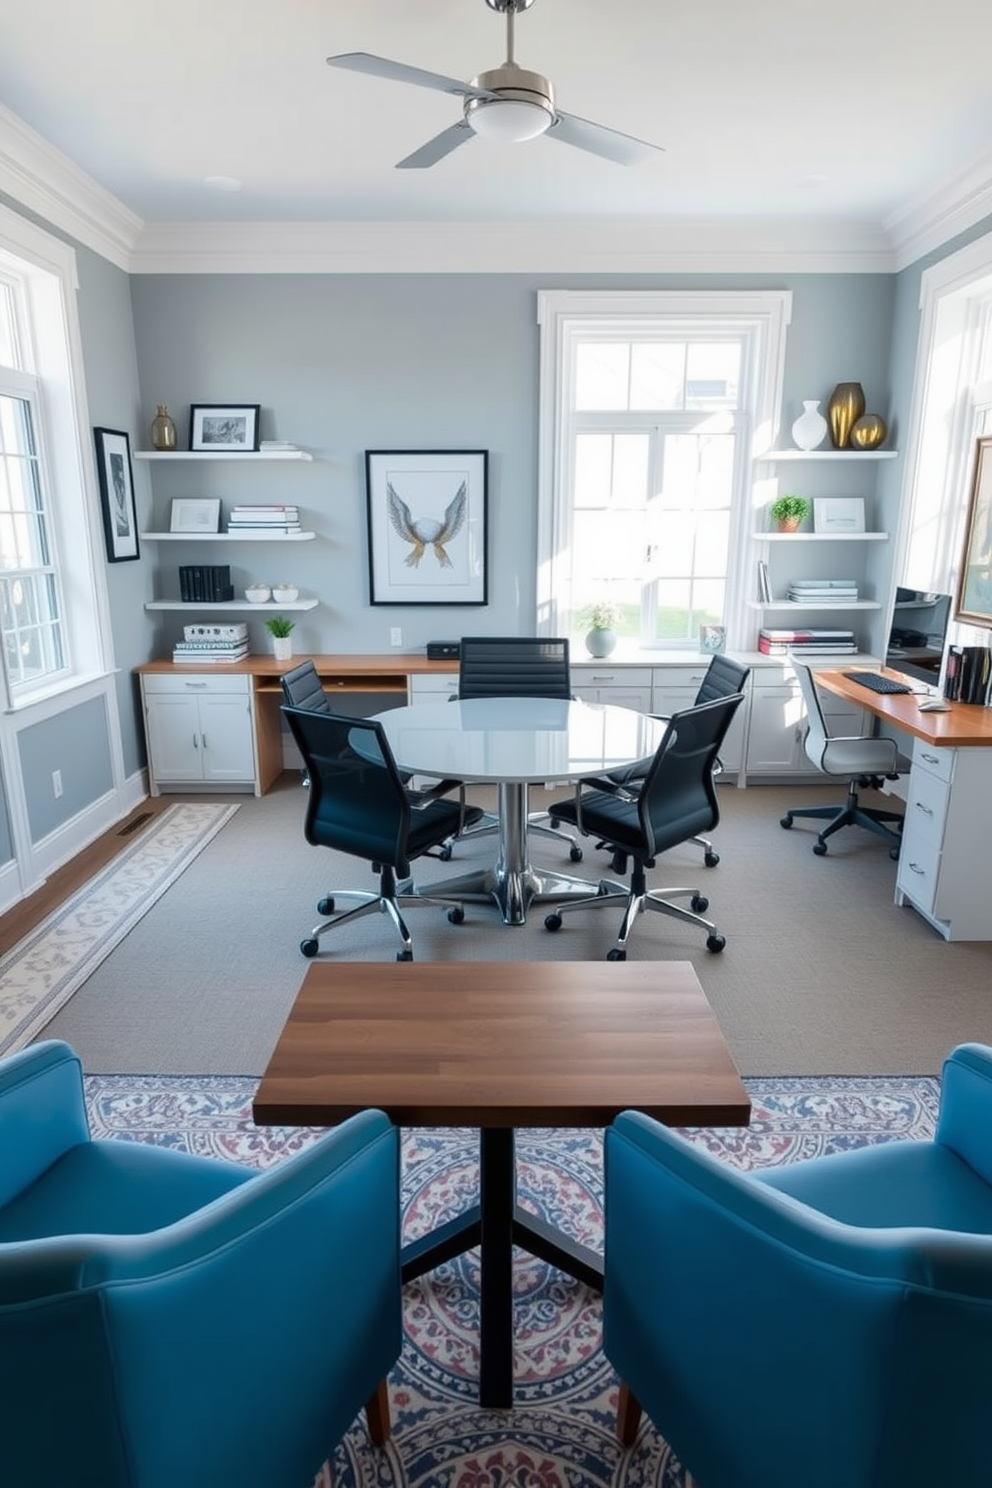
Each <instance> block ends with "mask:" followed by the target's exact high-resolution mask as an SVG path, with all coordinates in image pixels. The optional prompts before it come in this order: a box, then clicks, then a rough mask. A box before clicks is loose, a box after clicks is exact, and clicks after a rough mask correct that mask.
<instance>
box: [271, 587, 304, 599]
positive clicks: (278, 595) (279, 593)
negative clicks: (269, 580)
mask: <svg viewBox="0 0 992 1488" xmlns="http://www.w3.org/2000/svg"><path fill="white" fill-rule="evenodd" d="M299 596H300V591H299V589H297V587H296V585H295V584H273V586H272V598H273V599H274V600H275V601H276V603H277V604H292V602H293V600H294V599H299Z"/></svg>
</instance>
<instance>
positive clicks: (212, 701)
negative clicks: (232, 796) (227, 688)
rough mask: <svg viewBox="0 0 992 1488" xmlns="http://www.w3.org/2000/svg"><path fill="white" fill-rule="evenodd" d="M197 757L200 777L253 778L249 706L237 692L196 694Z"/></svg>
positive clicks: (233, 779) (205, 778)
mask: <svg viewBox="0 0 992 1488" xmlns="http://www.w3.org/2000/svg"><path fill="white" fill-rule="evenodd" d="M198 701H199V712H200V758H201V762H202V770H203V779H204V780H212V781H216V782H218V783H221V782H223V781H251V780H254V778H255V748H254V739H253V734H252V722H251V706H250V703H249V700H248V698H247V697H246V696H239V695H238V694H237V693H221V694H220V695H214V696H210V695H205V696H201V697H200V698H199V700H198Z"/></svg>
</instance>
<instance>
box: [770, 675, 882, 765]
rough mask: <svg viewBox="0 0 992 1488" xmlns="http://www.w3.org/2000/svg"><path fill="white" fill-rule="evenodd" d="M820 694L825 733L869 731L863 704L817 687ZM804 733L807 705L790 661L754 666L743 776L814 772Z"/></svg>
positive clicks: (851, 734) (854, 735)
mask: <svg viewBox="0 0 992 1488" xmlns="http://www.w3.org/2000/svg"><path fill="white" fill-rule="evenodd" d="M839 661H840V658H838V659H837V660H836V661H831V662H830V663H829V665H831V666H836V665H838V664H839ZM820 700H821V705H822V707H823V715H824V719H825V721H826V725H827V731H828V733H831V734H842V735H847V736H850V737H857V736H860V735H862V734H864V733H867V732H868V726H867V721H866V715H865V711H864V709H863V708H859V707H857V706H856V705H855V704H853V703H848V702H847V701H846V700H845V699H844V698H839V697H834V696H833V695H832V694H830V693H827V692H821V693H820ZM805 737H806V709H805V707H804V705H803V698H802V693H801V691H800V689H799V683H798V681H797V680H796V674H795V672H794V671H793V669H792V667H791V666H790V665H788V663H787V662H783V664H782V665H781V666H767V667H763V666H759V667H755V668H754V669H753V671H752V673H751V713H750V723H749V726H748V731H747V767H746V768H747V775H748V777H750V776H752V775H756V776H761V775H765V776H770V775H774V776H780V775H781V776H789V775H810V774H814V773H818V772H817V771H816V770H815V767H814V766H813V765H812V764H811V762H810V760H809V759H808V758H807V756H806V751H805V749H804V748H803V740H804V739H805Z"/></svg>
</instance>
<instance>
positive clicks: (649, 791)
mask: <svg viewBox="0 0 992 1488" xmlns="http://www.w3.org/2000/svg"><path fill="white" fill-rule="evenodd" d="M743 701H744V694H743V693H741V692H736V693H732V694H731V695H730V696H729V697H717V698H714V699H713V700H712V701H711V702H708V703H698V704H697V705H696V706H695V707H693V708H686V709H684V710H683V711H682V712H681V713H674V714H673V715H672V717H671V719H670V720H669V724H668V728H667V729H666V730H665V737H664V739H663V740H662V741H661V744H660V745H659V746H658V751H657V753H656V755H655V757H654V759H653V760H652V762H651V764H650V766H649V768H648V772H647V775H646V776H645V777H644V785H643V786H642V788H641V791H640V794H639V796H638V798H637V814H638V821H639V825H640V832H641V835H642V837H643V841H644V846H645V848H646V850H647V856H648V857H651V858H653V857H654V856H655V854H656V853H661V852H665V851H667V849H668V848H670V847H674V846H675V845H676V844H677V843H679V842H687V841H689V840H690V838H695V837H697V836H698V835H699V834H700V833H701V832H709V831H711V830H712V828H713V827H715V826H716V824H717V822H718V821H719V820H720V802H719V798H718V796H717V792H716V786H715V784H714V780H713V777H714V774H715V770H716V764H717V757H718V755H719V752H720V746H721V744H722V743H723V741H724V738H725V737H726V733H727V730H728V729H729V727H730V725H731V723H732V722H733V717H734V714H735V713H736V712H737V709H738V708H739V707H740V705H741V703H742V702H743Z"/></svg>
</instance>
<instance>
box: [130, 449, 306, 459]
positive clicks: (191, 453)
mask: <svg viewBox="0 0 992 1488" xmlns="http://www.w3.org/2000/svg"><path fill="white" fill-rule="evenodd" d="M134 458H135V459H136V460H214V461H218V460H312V459H313V455H311V453H310V451H309V450H301V449H290V450H135V452H134Z"/></svg>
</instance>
